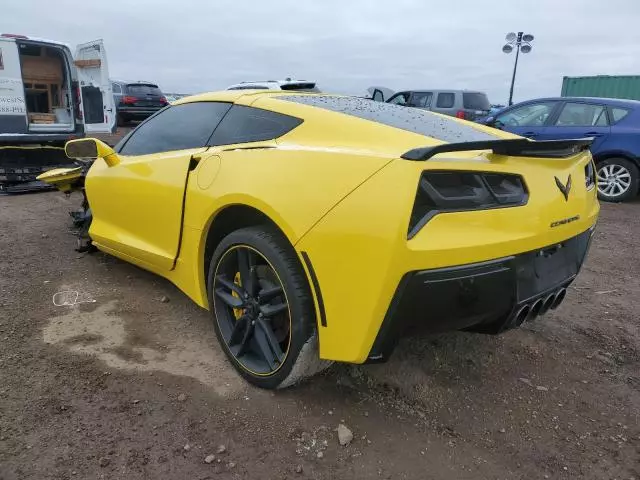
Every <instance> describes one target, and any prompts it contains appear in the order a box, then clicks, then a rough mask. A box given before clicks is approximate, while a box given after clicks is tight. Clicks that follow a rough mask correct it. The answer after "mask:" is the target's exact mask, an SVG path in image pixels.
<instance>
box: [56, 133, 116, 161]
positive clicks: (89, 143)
mask: <svg viewBox="0 0 640 480" xmlns="http://www.w3.org/2000/svg"><path fill="white" fill-rule="evenodd" d="M64 153H65V154H66V155H67V157H69V158H103V159H104V161H105V162H106V164H107V165H108V166H110V167H113V166H115V165H118V164H119V163H120V158H119V157H118V154H117V153H116V152H114V151H113V148H111V147H110V146H109V145H107V144H106V143H104V142H101V141H100V140H98V139H96V138H82V139H79V140H70V141H68V142H67V143H66V144H65V146H64Z"/></svg>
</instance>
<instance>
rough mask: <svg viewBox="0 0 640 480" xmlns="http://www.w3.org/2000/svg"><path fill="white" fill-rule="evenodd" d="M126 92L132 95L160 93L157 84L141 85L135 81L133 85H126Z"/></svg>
mask: <svg viewBox="0 0 640 480" xmlns="http://www.w3.org/2000/svg"><path fill="white" fill-rule="evenodd" d="M127 92H128V93H131V94H133V95H160V96H161V95H162V92H161V91H160V89H159V88H158V86H157V85H151V84H149V85H141V84H139V83H135V84H133V85H127Z"/></svg>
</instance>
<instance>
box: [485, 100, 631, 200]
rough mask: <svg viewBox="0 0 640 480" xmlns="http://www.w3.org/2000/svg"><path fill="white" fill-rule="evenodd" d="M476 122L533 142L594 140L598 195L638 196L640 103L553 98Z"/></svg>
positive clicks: (615, 197) (593, 149) (514, 108)
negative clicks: (587, 138) (590, 138)
mask: <svg viewBox="0 0 640 480" xmlns="http://www.w3.org/2000/svg"><path fill="white" fill-rule="evenodd" d="M478 121H479V123H483V124H485V125H489V126H492V127H495V128H499V129H501V130H506V131H509V132H513V133H515V134H517V135H522V136H524V137H529V138H531V139H534V140H558V139H575V138H585V137H593V139H594V141H593V143H592V145H591V154H592V155H593V159H594V161H595V163H596V170H597V183H598V196H599V198H600V199H601V200H604V201H607V202H622V201H625V200H629V199H631V198H633V197H635V196H636V195H637V194H638V186H639V184H638V182H639V180H638V178H639V172H640V102H639V101H635V100H618V99H612V98H586V97H585V98H581V97H556V98H540V99H536V100H529V101H527V102H522V103H518V104H516V105H513V106H511V107H508V108H505V109H504V110H501V111H499V112H498V113H496V114H494V115H490V116H488V117H485V118H484V119H481V120H478Z"/></svg>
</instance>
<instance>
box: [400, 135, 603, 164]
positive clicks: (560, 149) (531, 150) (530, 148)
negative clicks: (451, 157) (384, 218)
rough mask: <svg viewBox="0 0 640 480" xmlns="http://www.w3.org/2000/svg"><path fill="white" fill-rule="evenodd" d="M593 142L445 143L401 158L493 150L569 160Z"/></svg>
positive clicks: (515, 139)
mask: <svg viewBox="0 0 640 480" xmlns="http://www.w3.org/2000/svg"><path fill="white" fill-rule="evenodd" d="M591 142H593V138H580V139H576V140H544V141H539V142H536V141H531V140H529V139H526V138H514V139H507V140H486V141H480V142H461V143H444V144H442V145H435V146H433V147H423V148H414V149H413V150H409V151H408V152H406V153H404V154H403V155H402V156H401V158H404V159H405V160H415V161H424V160H429V159H430V158H431V157H433V156H434V155H437V154H438V153H446V152H468V151H473V150H492V151H493V153H495V154H498V155H509V156H512V157H543V158H567V157H571V156H573V155H575V154H577V153H579V152H581V151H583V150H586V149H587V148H589V146H590V145H591Z"/></svg>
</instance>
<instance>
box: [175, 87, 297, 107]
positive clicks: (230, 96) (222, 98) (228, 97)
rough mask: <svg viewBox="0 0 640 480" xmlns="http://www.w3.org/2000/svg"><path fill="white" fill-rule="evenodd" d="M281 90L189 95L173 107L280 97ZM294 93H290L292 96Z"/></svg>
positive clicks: (226, 91)
mask: <svg viewBox="0 0 640 480" xmlns="http://www.w3.org/2000/svg"><path fill="white" fill-rule="evenodd" d="M282 93H283V92H282V90H259V89H256V90H249V89H248V90H221V91H219V92H205V93H200V94H197V95H191V96H188V97H183V98H180V99H179V100H177V101H176V102H175V103H174V105H180V104H183V103H191V102H231V103H233V102H236V101H238V99H239V98H241V97H244V96H250V95H253V96H260V95H264V96H268V95H282ZM293 93H294V92H292V94H293Z"/></svg>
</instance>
